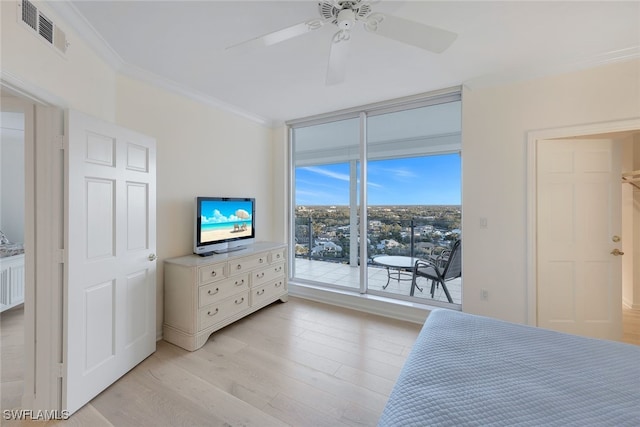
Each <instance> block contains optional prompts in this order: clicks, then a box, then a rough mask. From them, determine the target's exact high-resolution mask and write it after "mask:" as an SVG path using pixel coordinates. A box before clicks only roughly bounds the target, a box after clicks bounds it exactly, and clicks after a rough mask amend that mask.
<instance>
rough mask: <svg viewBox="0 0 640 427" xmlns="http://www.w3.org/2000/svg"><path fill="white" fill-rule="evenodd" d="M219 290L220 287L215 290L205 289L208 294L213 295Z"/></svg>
mask: <svg viewBox="0 0 640 427" xmlns="http://www.w3.org/2000/svg"><path fill="white" fill-rule="evenodd" d="M219 291H220V288H216V290H215V291H212V290H211V289H209V290H208V291H207V293H208V294H209V295H215V294H217V293H218V292H219Z"/></svg>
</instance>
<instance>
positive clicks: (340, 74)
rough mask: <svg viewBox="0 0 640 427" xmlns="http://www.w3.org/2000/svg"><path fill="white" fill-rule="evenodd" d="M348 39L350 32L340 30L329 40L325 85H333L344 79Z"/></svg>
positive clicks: (349, 38)
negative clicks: (329, 50)
mask: <svg viewBox="0 0 640 427" xmlns="http://www.w3.org/2000/svg"><path fill="white" fill-rule="evenodd" d="M349 40H351V33H350V32H349V31H347V30H340V31H338V32H337V33H336V34H335V35H334V36H333V40H331V52H330V53H329V66H328V67H327V85H335V84H338V83H342V82H343V81H344V76H345V74H346V73H347V56H348V55H349Z"/></svg>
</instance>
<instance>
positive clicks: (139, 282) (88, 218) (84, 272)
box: [62, 111, 156, 413]
mask: <svg viewBox="0 0 640 427" xmlns="http://www.w3.org/2000/svg"><path fill="white" fill-rule="evenodd" d="M66 129H67V139H68V147H67V150H66V153H67V157H66V160H67V165H66V166H67V167H66V171H67V174H66V178H65V180H66V182H65V184H66V185H65V187H66V188H67V191H66V193H67V194H66V206H65V210H66V211H65V221H66V227H65V229H66V230H67V233H66V245H65V247H66V248H67V260H66V266H67V272H66V281H65V291H64V319H63V322H64V334H63V335H64V337H63V341H64V342H63V348H64V354H63V360H64V362H63V370H64V375H63V390H62V408H63V409H66V410H69V411H70V412H71V413H73V412H75V411H76V410H77V409H79V408H80V407H82V406H83V405H84V404H85V403H87V402H88V401H89V400H91V399H92V398H93V397H94V396H96V395H97V394H98V393H100V392H101V391H102V390H104V389H105V388H107V387H108V386H109V385H110V384H112V383H113V382H114V381H116V380H117V379H118V378H120V377H121V376H122V375H123V374H124V373H126V372H127V371H129V370H130V369H131V368H133V367H134V366H135V365H137V364H138V363H140V362H141V361H142V360H143V359H145V358H146V357H147V356H149V355H150V354H151V353H153V352H154V351H155V342H156V341H155V338H156V334H155V307H156V280H155V277H156V262H155V250H156V249H155V246H156V236H155V224H156V201H155V198H156V169H155V159H156V154H155V140H154V139H152V138H150V137H148V136H144V135H141V134H138V133H135V132H133V131H130V130H127V129H123V128H120V127H117V126H115V125H113V124H110V123H105V122H103V121H100V120H97V119H95V118H92V117H89V116H87V115H84V114H81V113H79V112H76V111H69V112H68V115H67V126H66Z"/></svg>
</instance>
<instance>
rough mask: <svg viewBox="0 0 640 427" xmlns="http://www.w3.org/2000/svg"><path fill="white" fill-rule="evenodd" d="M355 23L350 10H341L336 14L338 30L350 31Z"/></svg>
mask: <svg viewBox="0 0 640 427" xmlns="http://www.w3.org/2000/svg"><path fill="white" fill-rule="evenodd" d="M355 22H356V14H355V13H354V12H353V10H351V9H342V10H341V11H340V13H338V28H340V29H341V30H350V29H351V28H352V27H353V24H355Z"/></svg>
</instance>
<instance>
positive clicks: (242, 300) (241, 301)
mask: <svg viewBox="0 0 640 427" xmlns="http://www.w3.org/2000/svg"><path fill="white" fill-rule="evenodd" d="M243 302H244V297H242V298H240V299H239V300H236V301H235V303H236V304H242V303H243Z"/></svg>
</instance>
